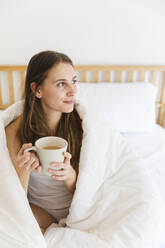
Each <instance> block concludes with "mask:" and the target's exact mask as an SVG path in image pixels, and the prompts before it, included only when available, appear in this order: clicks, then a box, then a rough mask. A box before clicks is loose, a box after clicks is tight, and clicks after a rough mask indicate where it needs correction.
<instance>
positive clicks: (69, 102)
mask: <svg viewBox="0 0 165 248" xmlns="http://www.w3.org/2000/svg"><path fill="white" fill-rule="evenodd" d="M64 103H67V104H73V103H74V101H64Z"/></svg>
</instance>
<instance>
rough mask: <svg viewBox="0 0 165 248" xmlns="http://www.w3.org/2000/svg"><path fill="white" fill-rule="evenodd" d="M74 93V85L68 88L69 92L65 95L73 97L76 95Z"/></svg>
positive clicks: (75, 88)
mask: <svg viewBox="0 0 165 248" xmlns="http://www.w3.org/2000/svg"><path fill="white" fill-rule="evenodd" d="M76 92H77V87H76V85H72V86H70V88H69V90H68V92H67V95H68V96H74V95H75V94H76Z"/></svg>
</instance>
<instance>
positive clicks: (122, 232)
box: [0, 102, 165, 248]
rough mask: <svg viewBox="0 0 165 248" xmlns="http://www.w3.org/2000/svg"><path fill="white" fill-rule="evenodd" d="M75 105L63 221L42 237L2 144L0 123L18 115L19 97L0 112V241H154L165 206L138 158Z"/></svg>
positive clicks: (135, 244) (125, 247)
mask: <svg viewBox="0 0 165 248" xmlns="http://www.w3.org/2000/svg"><path fill="white" fill-rule="evenodd" d="M77 110H78V112H79V114H80V117H81V118H82V119H83V122H82V125H83V131H84V135H83V142H82V149H81V154H80V169H79V175H78V179H77V185H76V191H75V193H74V197H73V201H72V204H71V207H70V213H69V215H68V217H67V219H66V225H67V227H61V226H60V225H56V224H52V225H51V226H50V227H49V228H48V229H47V231H46V233H45V236H44V237H43V236H42V233H41V232H40V229H39V227H38V224H37V222H36V221H35V218H34V217H33V214H32V212H31V210H30V207H29V205H28V201H27V198H26V195H25V194H24V191H23V189H22V187H21V184H20V182H19V179H18V177H17V174H16V172H15V170H14V168H13V166H12V163H11V160H10V158H9V155H8V153H7V150H5V148H6V146H5V136H4V125H7V124H8V123H9V122H11V121H12V120H13V119H15V118H16V117H17V116H18V115H20V113H21V111H22V102H19V103H17V104H16V105H13V106H11V107H10V108H9V109H8V110H6V111H5V113H3V115H2V116H1V121H0V131H1V132H0V135H1V136H0V141H1V142H0V149H1V150H0V151H1V152H0V164H1V167H0V196H1V201H0V247H3V248H8V247H12V248H19V247H25V248H26V247H29V248H30V247H37V248H38V247H48V248H65V247H66V248H78V247H80V248H93V247H95V248H152V247H155V248H156V247H159V245H160V244H161V243H162V240H163V236H164V229H165V216H164V209H165V206H164V203H163V201H162V199H161V197H160V194H159V191H158V190H157V188H156V186H155V184H154V182H153V179H152V178H151V176H150V175H149V172H148V171H147V170H146V169H145V166H144V164H143V161H142V160H140V159H139V158H137V157H136V155H135V154H134V153H133V152H132V150H131V148H130V146H129V145H128V144H127V142H126V141H125V139H124V138H123V137H122V136H121V135H120V134H119V132H118V131H116V130H115V129H114V128H113V127H112V125H111V124H109V123H105V122H104V121H102V120H99V119H98V116H96V115H95V114H94V113H89V111H88V110H87V109H86V108H85V107H82V106H81V105H79V104H77ZM13 145H14V144H13Z"/></svg>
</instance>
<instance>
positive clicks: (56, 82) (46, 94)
mask: <svg viewBox="0 0 165 248" xmlns="http://www.w3.org/2000/svg"><path fill="white" fill-rule="evenodd" d="M76 83H77V79H76V75H75V71H74V69H73V67H72V65H70V64H69V63H60V64H58V65H56V66H54V67H53V68H52V69H51V70H50V71H49V73H48V76H47V78H46V79H45V80H44V82H43V84H42V85H41V86H39V87H38V89H37V94H36V96H37V97H38V98H40V100H41V104H42V107H43V109H44V111H45V113H49V112H51V111H56V112H63V113H70V112H72V111H73V108H74V101H75V95H76V93H77V86H76Z"/></svg>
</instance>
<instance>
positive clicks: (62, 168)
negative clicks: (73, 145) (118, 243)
mask: <svg viewBox="0 0 165 248" xmlns="http://www.w3.org/2000/svg"><path fill="white" fill-rule="evenodd" d="M63 155H64V162H62V163H60V162H52V163H51V166H52V167H54V169H49V173H50V174H51V175H52V178H53V179H55V180H59V181H64V182H65V185H66V187H67V189H68V191H70V192H73V191H74V189H75V185H76V178H77V175H76V171H75V170H74V168H73V167H72V166H71V164H70V160H71V157H72V155H71V154H70V153H69V152H64V153H63Z"/></svg>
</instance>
